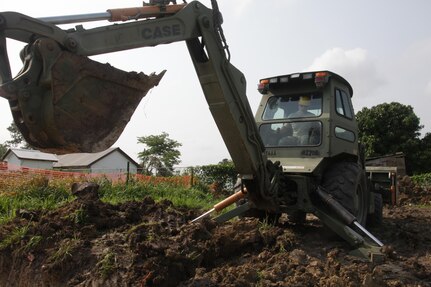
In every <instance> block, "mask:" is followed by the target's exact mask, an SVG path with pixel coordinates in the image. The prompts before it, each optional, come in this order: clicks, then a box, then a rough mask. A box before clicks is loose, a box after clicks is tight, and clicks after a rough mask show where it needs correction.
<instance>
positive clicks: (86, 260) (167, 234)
mask: <svg viewBox="0 0 431 287" xmlns="http://www.w3.org/2000/svg"><path fill="white" fill-rule="evenodd" d="M76 195H77V196H78V197H77V199H76V200H75V201H73V202H71V203H68V204H66V205H64V206H62V207H61V208H58V209H56V210H54V211H49V212H46V211H45V212H41V211H37V212H36V211H31V212H30V211H25V210H22V211H21V212H19V214H18V215H17V217H16V218H15V219H14V220H13V221H12V222H10V223H8V224H5V225H2V226H0V240H1V242H3V243H4V242H10V244H3V245H2V247H1V248H0V282H1V283H0V286H162V287H163V286H431V206H430V205H428V206H426V205H414V204H412V203H408V202H407V203H406V204H405V205H402V206H397V207H385V209H384V219H383V225H382V226H381V227H379V228H374V229H370V231H371V232H372V233H373V234H374V235H375V236H376V237H377V238H379V239H380V240H381V241H383V242H384V243H385V247H384V253H385V257H384V259H383V260H382V261H381V262H378V263H376V262H375V263H372V262H369V261H368V260H366V259H362V258H358V257H355V256H352V255H350V254H349V252H350V251H351V247H350V246H349V245H347V243H345V242H344V241H342V240H340V239H339V238H337V237H336V236H334V235H333V234H332V233H331V232H330V231H329V230H328V229H327V228H325V227H324V226H322V225H321V223H320V222H319V220H318V219H317V218H315V217H313V216H309V217H307V222H306V223H305V224H304V225H295V224H293V223H290V222H289V221H288V220H287V219H286V218H282V219H281V220H280V223H279V224H278V225H276V226H270V225H268V224H265V223H261V222H259V221H257V220H255V219H242V220H233V221H231V222H227V223H224V224H221V225H217V224H215V223H214V222H213V221H210V220H204V221H201V222H197V223H193V224H190V223H188V222H189V221H190V220H191V219H193V218H195V217H196V216H197V215H199V214H200V212H201V211H196V210H186V209H181V208H176V207H173V205H172V204H171V203H170V202H168V201H163V202H159V203H155V202H154V201H153V200H152V199H151V198H146V199H145V200H143V201H141V202H127V203H124V204H119V205H111V204H107V203H103V202H101V201H100V200H99V198H98V196H97V188H96V189H94V188H92V187H91V186H89V187H88V188H86V189H84V191H83V192H82V191H81V192H77V193H76Z"/></svg>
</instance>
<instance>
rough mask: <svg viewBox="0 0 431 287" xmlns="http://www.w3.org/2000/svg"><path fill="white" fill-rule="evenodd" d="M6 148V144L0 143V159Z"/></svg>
mask: <svg viewBox="0 0 431 287" xmlns="http://www.w3.org/2000/svg"><path fill="white" fill-rule="evenodd" d="M7 150H8V146H7V145H6V144H0V159H1V158H2V157H3V156H4V154H5V153H6V152H7Z"/></svg>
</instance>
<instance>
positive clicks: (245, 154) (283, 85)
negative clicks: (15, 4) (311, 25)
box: [0, 0, 383, 260]
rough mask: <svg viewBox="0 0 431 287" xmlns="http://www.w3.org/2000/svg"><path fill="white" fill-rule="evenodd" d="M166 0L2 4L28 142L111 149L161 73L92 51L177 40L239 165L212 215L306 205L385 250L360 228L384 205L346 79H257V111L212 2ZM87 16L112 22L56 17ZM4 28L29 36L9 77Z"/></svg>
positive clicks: (19, 117)
mask: <svg viewBox="0 0 431 287" xmlns="http://www.w3.org/2000/svg"><path fill="white" fill-rule="evenodd" d="M170 2H172V1H155V0H154V1H150V3H148V4H146V3H144V5H143V6H142V7H137V8H127V9H112V10H107V11H106V12H102V13H96V14H84V15H68V16H58V17H47V18H40V19H36V18H32V17H30V16H26V15H23V14H20V13H16V12H2V13H0V80H1V82H0V84H1V88H0V96H2V97H4V98H6V99H7V100H8V101H9V104H10V109H11V111H12V115H13V118H14V121H15V123H16V125H17V127H18V128H19V130H20V131H21V133H22V134H23V136H24V138H25V139H26V141H27V142H28V143H30V144H31V145H32V146H33V147H35V148H37V149H40V150H43V151H48V152H54V153H57V154H62V153H71V152H98V151H101V150H104V149H106V148H108V147H110V146H111V145H112V144H113V143H114V142H115V141H116V140H117V139H118V137H119V136H120V134H121V132H122V131H123V129H124V127H125V126H126V125H127V122H128V121H129V120H130V117H131V116H132V114H133V113H134V111H135V109H136V107H137V105H138V104H139V102H140V100H141V99H142V98H143V97H144V96H145V95H146V93H147V92H148V91H149V90H150V89H151V88H152V87H154V86H156V85H158V84H159V82H160V80H161V79H162V77H163V74H164V72H161V73H160V74H150V75H145V74H143V73H136V72H124V71H121V70H118V69H116V68H114V67H112V66H110V65H109V64H105V65H104V64H100V63H97V62H94V61H92V60H90V59H89V58H88V57H89V56H92V55H97V54H102V53H108V52H114V51H122V50H129V49H135V48H142V47H153V46H157V45H161V44H169V43H172V42H178V41H184V42H185V43H186V45H187V48H188V51H189V53H190V57H191V59H192V62H193V65H194V68H195V70H196V73H197V76H198V79H199V82H200V84H201V86H202V90H203V93H204V96H205V98H206V100H207V102H208V105H209V109H210V112H211V114H212V116H213V118H214V120H215V122H216V125H217V127H218V129H219V131H220V133H221V135H222V138H223V140H224V142H225V144H226V146H227V149H228V151H229V153H230V156H231V158H232V160H233V162H234V164H235V167H236V170H237V172H238V174H239V175H238V178H239V181H238V185H237V192H236V193H235V197H233V199H232V198H231V200H230V202H229V203H231V202H233V201H236V202H241V204H238V207H237V208H235V209H233V210H231V211H229V212H227V213H225V214H222V215H220V216H218V217H217V218H216V220H217V221H219V222H223V221H225V220H229V219H231V218H232V217H234V216H238V215H254V216H258V217H262V216H272V217H275V218H277V217H278V216H280V215H281V214H283V213H286V214H288V215H290V216H292V218H295V219H296V220H297V221H301V220H303V219H304V218H305V215H306V214H307V213H312V214H314V215H316V216H317V217H318V218H319V219H320V220H321V221H322V222H323V223H324V224H325V225H327V226H328V227H329V228H331V229H332V230H333V231H335V232H336V233H337V234H338V235H340V236H341V237H342V238H344V239H345V240H347V241H348V242H349V243H350V244H351V245H352V246H353V247H354V248H355V249H354V251H353V252H354V253H356V254H359V255H362V256H365V257H367V258H369V259H371V260H374V259H376V258H380V257H381V255H382V254H381V252H380V248H381V246H382V245H383V244H382V243H381V242H380V241H379V240H378V239H377V238H375V237H374V236H372V235H371V234H370V233H369V232H368V231H367V230H366V229H365V227H364V226H365V224H366V220H367V219H368V220H370V221H373V218H374V217H375V216H376V214H379V213H381V210H379V209H378V208H375V207H374V198H375V196H377V195H376V193H374V192H373V191H372V190H371V189H370V187H369V184H367V182H368V181H367V178H366V177H365V170H364V158H363V156H362V153H361V147H360V145H359V144H358V134H357V133H358V128H357V124H356V121H355V116H354V112H353V107H352V102H351V97H352V94H353V89H352V87H351V86H350V84H349V83H348V82H347V81H346V80H345V79H343V78H342V77H341V76H339V75H337V74H335V73H332V72H330V71H314V72H307V73H296V74H289V75H280V76H274V77H268V78H264V79H262V80H261V81H260V82H259V83H258V90H259V92H260V93H261V94H262V100H261V103H260V105H259V108H258V110H257V113H256V115H255V116H254V115H253V113H252V111H251V108H250V105H249V102H248V100H247V96H246V80H245V77H244V75H243V74H242V73H241V71H239V70H238V69H237V68H235V66H233V65H232V64H231V62H230V52H229V49H228V45H227V43H226V39H225V37H224V34H223V29H222V26H221V24H222V16H221V13H220V11H219V9H218V6H217V2H216V1H215V0H212V1H211V3H212V9H209V8H207V7H206V6H204V5H203V4H202V3H200V2H198V1H192V2H190V3H183V4H176V2H175V1H174V4H172V5H171V4H170ZM94 20H108V21H111V22H117V23H115V24H108V25H106V26H100V27H97V28H92V29H84V28H83V26H82V25H78V26H76V28H74V29H68V30H63V29H61V28H60V27H59V26H58V25H60V24H65V23H82V22H86V21H94ZM131 20H133V21H131ZM6 38H11V39H15V40H18V41H22V42H25V43H27V45H26V47H25V48H24V49H23V51H22V52H21V59H22V61H23V68H22V70H21V71H20V72H19V73H18V75H16V76H14V77H13V76H12V74H11V69H10V65H9V60H8V55H7V49H6ZM300 109H302V111H300ZM377 217H378V216H377ZM364 235H366V236H364ZM370 239H371V241H370Z"/></svg>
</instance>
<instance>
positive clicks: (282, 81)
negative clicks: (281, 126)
mask: <svg viewBox="0 0 431 287" xmlns="http://www.w3.org/2000/svg"><path fill="white" fill-rule="evenodd" d="M330 79H335V80H336V81H339V82H341V83H343V84H345V85H346V86H347V88H348V89H349V93H350V97H352V96H353V88H352V86H351V85H350V84H349V82H348V81H347V80H346V79H344V78H343V77H341V76H340V75H338V74H336V73H334V72H331V71H327V70H324V71H312V72H302V73H293V74H287V75H281V76H274V77H269V78H263V79H261V80H260V81H259V84H258V90H259V92H260V93H262V94H266V93H267V92H268V91H270V90H271V88H276V87H277V86H280V85H290V84H300V83H302V81H307V82H308V81H314V83H315V84H316V86H318V85H319V84H321V85H324V84H325V83H328V82H329V80H330Z"/></svg>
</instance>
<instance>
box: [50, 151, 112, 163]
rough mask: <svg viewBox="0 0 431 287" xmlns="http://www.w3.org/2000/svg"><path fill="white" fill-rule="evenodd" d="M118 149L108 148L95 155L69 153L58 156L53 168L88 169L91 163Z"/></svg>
mask: <svg viewBox="0 0 431 287" xmlns="http://www.w3.org/2000/svg"><path fill="white" fill-rule="evenodd" d="M116 149H118V148H108V149H107V150H104V151H101V152H96V153H70V154H64V155H58V156H57V158H58V162H57V163H55V164H54V167H57V168H60V167H89V166H90V165H91V164H92V163H94V162H96V161H98V160H99V159H101V158H102V157H104V156H106V155H108V154H110V153H111V152H113V151H114V150H116Z"/></svg>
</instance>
